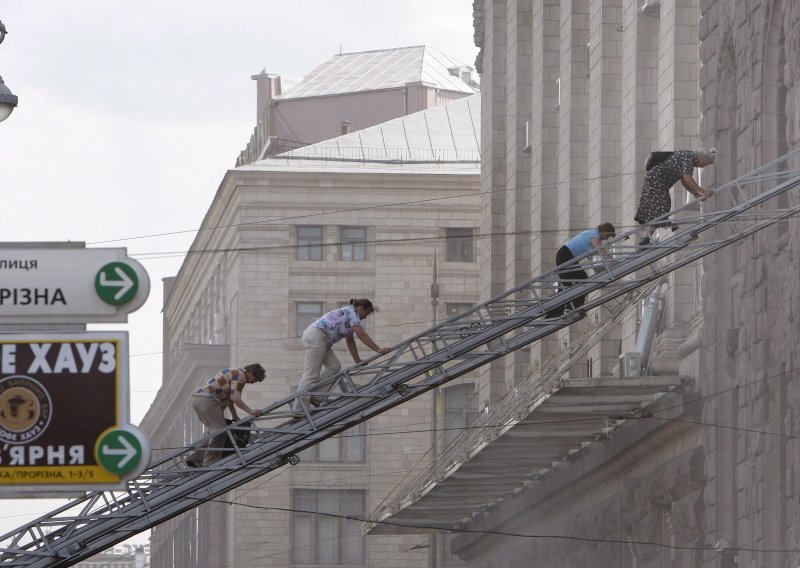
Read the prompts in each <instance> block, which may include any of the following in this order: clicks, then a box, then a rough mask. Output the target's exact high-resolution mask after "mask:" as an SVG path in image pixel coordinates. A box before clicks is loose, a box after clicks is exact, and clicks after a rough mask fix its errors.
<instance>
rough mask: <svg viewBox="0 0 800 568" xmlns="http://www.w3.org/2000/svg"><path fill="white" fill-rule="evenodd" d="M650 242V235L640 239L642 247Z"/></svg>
mask: <svg viewBox="0 0 800 568" xmlns="http://www.w3.org/2000/svg"><path fill="white" fill-rule="evenodd" d="M649 244H650V237H644V238H643V239H642V240H641V241H639V246H640V247H646V246H647V245H649Z"/></svg>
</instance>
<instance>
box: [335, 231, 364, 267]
mask: <svg viewBox="0 0 800 568" xmlns="http://www.w3.org/2000/svg"><path fill="white" fill-rule="evenodd" d="M348 230H361V231H363V236H359V237H358V238H350V237H347V236H345V232H346V231H348ZM367 234H368V233H367V227H366V226H365V225H342V226H340V227H339V260H340V261H342V262H367V260H369V259H368V257H367ZM345 250H349V251H350V255H349V256H350V258H345ZM357 251H360V252H361V256H362V258H355V257H356V256H358V255H357V254H354V253H355V252H357Z"/></svg>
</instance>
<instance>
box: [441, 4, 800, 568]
mask: <svg viewBox="0 0 800 568" xmlns="http://www.w3.org/2000/svg"><path fill="white" fill-rule="evenodd" d="M475 5H476V8H477V9H478V10H480V11H481V15H480V16H479V17H476V18H475V21H476V23H478V25H480V26H481V29H479V30H476V33H475V35H476V38H478V40H479V42H480V46H481V48H482V52H481V62H482V72H483V75H482V79H481V81H482V88H483V105H484V107H483V112H484V116H483V125H484V135H483V140H482V141H483V144H484V146H483V148H482V152H483V164H482V167H483V171H482V191H483V193H484V200H483V201H484V213H483V216H482V220H481V225H482V227H483V228H484V229H486V230H489V229H491V230H492V231H495V232H498V233H499V232H503V231H508V232H509V233H510V232H512V230H513V229H514V228H515V227H519V226H520V224H519V221H518V220H517V218H516V215H517V212H518V211H519V210H520V207H521V206H524V204H525V203H526V196H525V195H524V194H522V193H523V192H524V191H525V190H524V189H523V188H522V185H523V184H520V183H519V182H518V181H517V179H518V177H519V175H520V172H522V171H528V170H529V171H530V176H531V177H530V182H529V184H528V186H529V196H527V198H528V199H529V200H530V212H531V217H530V219H531V222H530V231H531V239H530V245H529V246H530V255H531V256H530V266H531V270H532V271H534V272H538V271H541V270H542V269H545V268H549V267H550V266H552V260H553V256H554V252H555V249H556V248H557V247H558V246H559V245H560V243H561V242H563V241H564V240H565V239H566V237H567V236H568V235H569V233H571V232H575V231H576V230H578V229H582V228H585V227H587V226H591V225H595V224H597V223H598V222H600V221H601V220H603V221H605V220H609V221H611V222H613V223H615V224H618V225H620V226H622V227H630V226H631V225H632V224H633V221H632V217H633V213H634V210H635V207H636V203H637V197H638V191H639V188H640V187H641V183H642V179H643V164H644V159H645V157H646V155H647V154H648V153H649V152H650V151H652V150H656V149H682V148H698V147H701V146H716V147H717V148H718V149H719V151H720V154H719V158H718V160H717V163H716V164H714V166H712V167H709V168H706V169H705V170H704V171H702V173H698V176H697V177H699V178H700V181H701V184H702V185H703V186H705V187H712V188H713V187H716V186H718V185H720V184H722V183H724V182H725V181H727V180H730V179H733V178H734V177H736V176H737V175H740V174H742V173H745V172H747V171H750V170H752V169H753V168H755V167H757V166H759V165H761V164H764V163H766V162H768V161H770V160H772V159H775V158H777V157H779V156H781V155H783V154H785V153H786V152H788V151H789V150H791V149H794V148H797V147H798V145H800V102H798V101H800V31H798V30H800V2H797V1H796V0H749V1H736V2H730V1H727V0H661V2H660V8H659V9H657V10H652V9H651V10H648V11H647V12H646V13H643V12H642V11H641V10H640V9H639V8H640V5H641V2H617V1H614V0H570V1H562V2H555V1H552V2H548V1H547V0H544V1H541V2H533V1H530V2H524V1H522V0H504V1H497V0H494V1H493V0H482V1H481V2H476V3H475ZM528 13H530V20H523V18H521V15H522V14H526V18H527V14H528ZM523 21H525V22H527V21H530V26H531V31H532V36H531V37H528V35H526V34H527V33H528V30H527V29H526V30H521V29H517V26H521V25H522V22H523ZM587 44H588V48H587ZM528 45H530V46H531V47H530V53H531V54H532V56H531V57H530V58H529V57H528V53H529V50H528ZM528 65H530V68H528V67H527V66H528ZM528 71H530V73H529V74H528V75H526V73H527V72H528ZM526 76H529V77H530V80H531V85H530V92H531V95H530V101H529V102H528V101H525V100H523V97H522V96H521V95H520V93H521V92H523V91H522V90H521V88H520V87H521V84H522V83H523V82H524V78H525V77H526ZM555 78H557V79H559V83H558V84H559V87H560V98H558V95H557V94H556V93H557V92H558V91H557V90H556V89H555V87H554V86H553V85H554V79H555ZM554 99H557V100H556V105H553V101H554ZM528 121H529V123H530V126H529V136H530V137H529V143H530V155H529V156H530V158H529V157H528V156H525V155H523V156H520V154H518V153H517V152H516V151H515V150H514V149H515V145H516V144H517V143H518V139H519V138H518V133H519V131H520V128H521V125H523V124H524V123H525V122H528ZM556 148H557V150H556ZM528 160H530V161H528ZM796 166H800V164H796ZM500 193H502V194H503V195H504V197H501V196H500V195H498V194H500ZM685 196H686V193H685V192H684V191H683V189H682V188H680V187H678V188H676V189H675V191H674V195H673V203H675V204H679V203H683V202H684V200H685ZM719 199H720V200H719V201H713V200H712V201H709V202H707V203H705V204H704V205H703V208H704V210H706V211H708V210H713V209H714V208H727V207H728V206H729V205H730V204H729V203H727V202H723V201H722V199H723V198H722V197H720V198H719ZM793 199H797V195H796V193H795V194H793V195H791V196H787V197H786V198H785V200H784V201H783V205H785V204H786V203H789V202H790V200H793ZM780 205H781V204H777V205H776V206H780ZM730 230H731V228H730V227H723V228H721V231H727V232H730ZM799 236H800V226H798V222H797V221H796V220H790V221H787V222H785V223H782V224H780V225H778V226H776V227H774V228H770V229H768V230H765V231H762V232H760V233H758V234H757V235H756V236H753V237H750V238H748V239H746V240H744V241H742V242H741V243H739V244H736V245H734V246H732V247H730V248H727V249H724V250H722V251H720V252H718V253H715V254H714V255H712V256H709V257H707V258H706V259H704V260H703V262H702V263H698V264H697V265H695V266H692V267H687V268H685V269H682V270H681V271H678V272H676V273H673V274H672V275H670V276H669V277H668V278H667V280H666V282H665V283H666V284H667V288H666V290H667V291H666V295H665V297H664V300H665V304H666V311H665V322H664V323H663V325H662V328H661V330H660V333H659V335H658V337H657V339H656V342H655V344H654V346H653V353H654V356H655V359H654V361H653V362H652V365H651V367H650V369H649V372H650V373H653V374H667V373H680V374H681V375H683V376H687V377H689V378H691V379H692V380H693V383H692V386H690V387H689V389H688V390H687V392H686V393H685V394H684V397H685V398H684V399H682V400H683V402H681V403H680V404H681V405H684V406H682V407H681V411H680V412H681V413H680V414H678V415H676V417H675V420H674V421H662V423H660V424H658V425H653V424H652V423H649V422H648V421H640V422H638V423H633V424H626V425H625V426H623V427H622V428H620V430H619V436H620V437H621V438H622V439H626V437H628V436H630V437H629V439H628V441H627V442H625V443H626V444H627V445H624V444H623V446H622V447H620V448H616V449H609V446H608V445H607V444H609V443H611V442H608V443H603V444H598V449H597V451H596V452H595V453H594V454H593V455H594V456H595V457H594V458H593V459H594V460H595V461H592V460H589V459H588V458H587V459H586V460H584V461H580V460H579V461H578V462H576V463H575V464H570V465H568V466H563V469H562V470H561V471H562V473H563V478H562V479H561V480H560V484H559V483H557V481H558V480H555V479H554V478H548V479H544V480H540V481H538V482H533V483H531V485H530V486H529V487H528V488H526V489H525V490H524V491H522V492H520V494H519V495H518V496H516V497H515V498H513V499H509V500H508V501H506V502H502V503H499V504H497V505H496V506H494V507H492V508H490V509H488V510H486V511H483V512H478V511H476V517H475V519H474V520H473V521H472V522H470V523H467V524H466V525H464V526H463V527H462V528H465V529H468V530H470V531H479V533H478V534H469V535H462V536H460V537H458V538H457V539H456V541H455V543H454V546H455V548H456V551H457V553H458V554H459V555H460V556H461V557H462V558H464V559H466V560H467V561H468V563H469V565H470V566H481V567H487V566H498V567H499V566H511V565H526V566H529V565H534V566H547V567H548V568H550V567H556V568H560V567H564V568H567V567H570V568H571V567H575V566H581V567H583V566H591V567H593V568H595V567H598V566H601V567H606V566H607V567H619V566H631V567H636V568H642V567H655V566H659V567H663V566H672V567H675V566H681V567H688V566H691V567H701V566H702V567H703V568H706V567H709V568H710V567H717V566H723V567H728V566H733V562H734V556H738V565H739V566H765V567H766V566H770V567H773V566H775V567H777V566H781V567H790V566H791V567H794V566H797V565H798V562H800V552H797V550H798V549H800V505H798V497H799V496H800V482H798V481H797V479H798V476H797V474H796V471H797V470H798V466H799V465H800V463H798V459H800V458H798V455H800V453H799V452H800V447H798V446H797V443H796V441H795V437H796V436H797V434H798V432H800V418H798V412H797V410H796V409H797V406H798V403H800V386H798V385H800V383H798V381H797V377H796V376H795V374H796V371H795V369H796V367H797V365H798V363H797V347H796V346H797V345H798V339H800V338H799V337H798V334H800V325H798V323H797V322H798V318H797V316H796V315H795V314H796V313H797V306H798V305H800V304H799V302H800V286H798V285H797V282H798V272H799V271H800V266H799V265H798V260H797V259H798V247H799V246H800V245H798V244H797V243H798V242H800V239H799V238H798V237H799ZM710 238H713V236H712V237H710ZM527 244H528V243H525V245H527ZM521 250H524V245H522V244H521V243H519V242H518V239H516V238H514V237H511V236H508V237H506V238H505V240H504V242H494V243H493V244H492V247H489V246H485V247H484V248H483V249H482V256H481V258H480V260H481V265H482V267H484V270H483V276H482V282H481V290H482V293H484V294H488V293H491V292H493V291H495V290H496V289H497V288H498V287H502V286H507V285H510V283H511V282H512V281H513V277H514V275H515V271H514V267H516V266H523V264H522V259H521V258H519V256H520V255H519V254H517V251H521ZM500 269H503V270H502V271H501V270H500ZM590 317H602V312H600V313H599V314H590ZM636 330H637V320H636V317H635V315H634V316H633V317H631V318H630V319H629V321H628V322H626V323H625V324H624V325H623V326H622V327H621V329H620V330H618V331H617V333H616V335H614V336H613V337H610V338H609V340H608V341H606V342H604V343H601V344H600V345H599V346H598V347H597V348H596V349H595V350H594V351H593V352H592V354H591V357H592V358H593V364H592V365H588V364H587V365H586V366H584V369H591V371H590V373H591V374H602V373H608V372H609V371H611V370H613V366H614V365H615V351H617V350H622V351H623V352H624V351H629V350H632V347H633V342H634V339H635V333H636ZM574 333H575V330H570V331H565V332H562V333H561V334H560V335H559V338H558V339H559V340H560V341H569V340H570V337H571V334H574ZM547 349H548V345H547V343H543V344H540V345H538V346H535V347H533V349H532V350H531V362H530V364H531V365H535V364H536V359H537V358H538V357H540V356H542V355H541V354H542V353H546V352H547ZM587 363H588V362H587ZM518 372H519V370H518V367H517V366H516V365H514V364H511V363H508V362H507V363H506V364H503V365H501V364H497V366H496V367H495V369H494V371H492V372H490V373H488V374H487V373H485V376H486V382H487V383H489V384H492V385H494V388H495V390H494V391H492V392H493V393H495V395H496V396H502V388H501V386H502V385H507V384H509V383H511V382H513V380H514V378H515V375H516V373H518ZM576 372H578V370H576V369H573V374H574V373H576ZM583 372H587V371H586V370H584V371H583ZM486 400H487V402H488V403H491V401H492V399H491V398H487V399H486ZM679 423H682V424H683V428H677V426H676V424H679ZM646 424H649V425H648V426H645V425H646ZM642 428H652V431H651V432H650V434H648V436H650V438H635V437H634V436H632V435H630V432H633V431H636V430H637V429H642ZM653 440H660V442H659V443H653ZM616 443H617V444H619V443H621V442H619V441H617V442H616ZM604 444H605V445H604ZM617 450H618V452H619V453H617ZM598 456H600V457H598ZM624 457H626V458H627V461H626V463H625V465H624V466H620V469H619V470H615V469H614V468H615V467H616V466H617V465H618V464H619V461H618V460H620V459H623V458H624ZM590 462H591V465H588V464H589V463H590ZM665 472H669V473H668V478H665V477H664V476H665V475H666V473H665ZM597 476H601V477H602V478H603V480H604V481H603V483H595V484H593V485H591V486H590V487H587V486H586V483H587V480H590V479H595V480H596V479H597ZM480 531H487V532H483V533H481V532H480ZM491 531H493V532H491ZM503 533H510V534H509V535H508V536H503ZM511 534H517V536H511ZM522 534H525V535H536V538H525V537H523V536H520V535H522ZM555 537H562V538H555ZM647 543H651V544H647ZM717 544H719V547H720V548H721V549H725V547H728V550H727V551H725V550H723V551H722V552H721V551H720V550H717V549H716V548H715V547H716V545H717ZM736 549H738V551H737V550H736Z"/></svg>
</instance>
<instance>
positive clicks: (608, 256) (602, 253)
mask: <svg viewBox="0 0 800 568" xmlns="http://www.w3.org/2000/svg"><path fill="white" fill-rule="evenodd" d="M602 244H603V241H601V240H600V239H598V238H597V237H592V246H593V247H594V248H596V249H597V253H598V254H599V255H600V256H602V257H603V258H605V259H606V260H612V258H611V254H609V252H608V251H607V250H605V249H601V248H600V246H601V245H602Z"/></svg>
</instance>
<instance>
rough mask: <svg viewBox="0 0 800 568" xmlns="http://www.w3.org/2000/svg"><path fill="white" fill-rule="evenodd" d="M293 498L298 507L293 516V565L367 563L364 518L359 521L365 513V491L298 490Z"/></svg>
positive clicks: (294, 504) (295, 506) (295, 507)
mask: <svg viewBox="0 0 800 568" xmlns="http://www.w3.org/2000/svg"><path fill="white" fill-rule="evenodd" d="M292 501H293V506H294V509H295V513H294V514H293V515H292V563H293V564H305V565H316V564H334V565H335V564H349V565H353V564H355V565H360V564H362V563H363V562H364V537H362V536H361V521H359V520H356V519H358V518H362V517H363V516H364V492H363V491H326V490H314V489H295V490H294V492H293V499H292ZM305 511H309V512H305ZM311 511H313V512H311ZM314 512H316V513H328V514H327V515H317V514H315V513H314ZM330 515H342V516H347V517H353V518H342V517H339V516H335V517H334V516H330Z"/></svg>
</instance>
